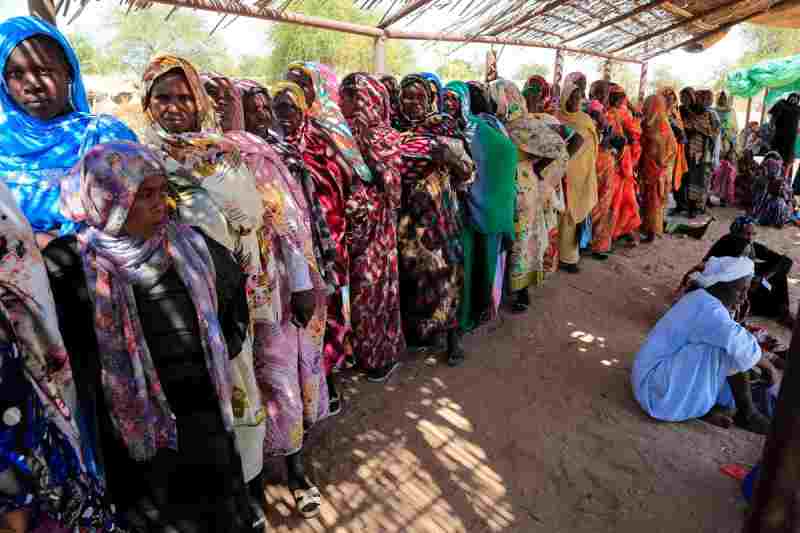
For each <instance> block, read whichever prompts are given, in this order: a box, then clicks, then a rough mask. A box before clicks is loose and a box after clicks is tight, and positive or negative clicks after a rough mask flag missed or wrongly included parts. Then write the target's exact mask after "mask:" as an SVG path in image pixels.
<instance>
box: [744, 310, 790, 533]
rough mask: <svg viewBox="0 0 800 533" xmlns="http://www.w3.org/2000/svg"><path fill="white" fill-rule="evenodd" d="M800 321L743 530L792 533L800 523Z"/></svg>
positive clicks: (756, 532) (765, 532)
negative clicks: (750, 507) (799, 495)
mask: <svg viewBox="0 0 800 533" xmlns="http://www.w3.org/2000/svg"><path fill="white" fill-rule="evenodd" d="M799 458H800V320H795V323H794V332H793V333H792V344H791V346H790V347H789V356H788V366H787V368H786V372H785V373H784V375H783V382H782V385H781V392H780V395H779V397H778V406H777V408H776V410H775V416H774V417H773V419H772V427H771V429H770V433H769V435H768V436H767V442H766V444H765V445H764V455H763V459H762V463H761V473H760V478H759V481H758V483H757V484H756V490H755V494H754V497H753V507H752V511H751V512H750V515H749V516H748V517H747V520H746V522H745V526H744V529H743V532H744V533H790V532H794V531H797V528H798V525H800V505H798V503H800V501H798V492H800V460H798V459H799Z"/></svg>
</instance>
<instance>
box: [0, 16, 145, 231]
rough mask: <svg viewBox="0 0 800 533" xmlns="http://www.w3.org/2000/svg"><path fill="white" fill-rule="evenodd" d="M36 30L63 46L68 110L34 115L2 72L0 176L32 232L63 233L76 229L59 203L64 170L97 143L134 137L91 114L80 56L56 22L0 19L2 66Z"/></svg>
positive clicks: (114, 121)
mask: <svg viewBox="0 0 800 533" xmlns="http://www.w3.org/2000/svg"><path fill="white" fill-rule="evenodd" d="M35 35H44V36H47V37H50V38H51V39H53V40H55V41H56V42H57V43H58V44H59V45H60V46H61V47H62V48H63V49H64V53H65V55H66V58H67V61H68V62H69V65H70V67H71V69H72V83H71V84H70V102H71V104H72V111H71V112H69V113H67V114H65V115H62V116H60V117H56V118H54V119H51V120H46V121H45V120H39V119H37V118H35V117H32V116H30V115H28V114H27V113H26V112H25V111H24V110H22V109H20V107H19V106H18V105H17V104H16V102H14V100H13V99H12V97H11V95H10V94H9V90H8V86H7V84H6V80H5V76H2V77H0V176H1V177H2V179H3V180H4V181H5V183H6V185H8V187H9V189H11V192H12V193H13V194H14V197H15V198H16V200H17V202H18V203H19V205H20V208H21V209H22V212H23V213H24V214H25V216H26V217H27V218H28V220H29V221H30V223H31V226H33V229H34V231H50V230H54V229H58V230H59V232H60V233H61V234H62V235H64V234H67V233H73V232H74V231H75V230H76V226H75V224H74V223H73V222H72V221H70V220H67V219H66V218H65V217H64V216H63V215H62V214H61V212H60V208H59V199H60V191H61V185H60V182H61V179H62V178H63V176H64V174H65V173H66V172H67V171H68V170H69V169H70V168H72V166H73V165H75V163H77V162H78V161H79V160H80V158H81V156H82V155H83V153H84V152H85V151H86V150H88V149H89V148H91V147H92V146H94V145H96V144H101V143H105V142H109V141H112V140H128V141H134V142H136V141H137V138H136V135H135V134H134V133H133V132H132V131H131V130H130V128H128V127H127V126H126V125H125V124H123V123H122V122H120V121H119V120H117V119H115V118H114V117H111V116H108V115H106V116H95V115H92V114H91V113H90V108H89V100H88V99H87V97H86V88H85V87H84V85H83V79H82V78H81V70H80V65H79V62H78V57H77V55H76V54H75V51H74V50H73V49H72V46H70V44H69V41H67V39H66V38H65V37H64V35H63V34H62V33H61V32H59V31H58V30H57V29H56V28H55V27H54V26H52V25H50V24H48V23H46V22H44V21H42V20H39V19H37V18H34V17H14V18H10V19H8V20H6V21H5V22H3V23H2V24H0V66H2V70H3V71H5V65H6V62H7V61H8V58H9V56H10V55H11V53H12V52H13V51H14V48H16V47H17V45H19V43H21V42H22V41H24V40H26V39H28V38H30V37H33V36H35Z"/></svg>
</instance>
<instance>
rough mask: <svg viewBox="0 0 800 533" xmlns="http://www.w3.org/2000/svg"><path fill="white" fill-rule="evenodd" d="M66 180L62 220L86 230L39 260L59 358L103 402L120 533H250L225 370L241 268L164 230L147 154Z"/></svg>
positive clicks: (162, 192) (221, 250) (197, 239)
mask: <svg viewBox="0 0 800 533" xmlns="http://www.w3.org/2000/svg"><path fill="white" fill-rule="evenodd" d="M69 179H70V181H73V182H77V183H78V184H79V185H78V187H77V188H78V190H80V200H81V211H80V212H76V213H73V212H71V211H69V210H68V211H67V213H69V215H70V216H75V217H76V218H78V219H79V220H81V221H82V222H84V223H85V224H86V227H85V228H84V229H82V230H81V232H80V233H79V234H78V236H77V238H76V237H74V236H68V237H62V238H59V239H57V240H55V241H53V242H52V243H51V244H50V245H49V246H48V248H47V249H46V250H45V256H46V258H47V259H48V262H49V263H48V266H49V267H50V268H51V282H52V284H53V289H54V293H55V297H56V302H57V304H58V314H59V322H60V326H61V330H62V331H68V332H70V338H69V340H68V341H67V348H68V349H69V351H70V353H72V354H73V357H78V361H77V363H76V364H77V365H81V366H83V367H86V368H89V369H92V370H91V371H87V372H86V374H87V375H88V376H89V377H90V378H91V379H90V380H89V381H88V382H84V383H83V384H81V383H79V386H81V385H83V386H84V387H86V388H88V389H96V390H98V391H100V390H102V394H101V393H98V394H96V396H97V397H96V399H95V401H96V402H97V409H98V412H99V413H100V425H99V433H98V434H99V437H100V439H101V441H102V450H103V451H102V454H103V460H104V463H105V471H106V475H107V477H108V480H109V488H110V493H111V496H112V500H113V503H114V504H115V505H116V506H117V510H118V511H119V512H120V513H121V515H122V516H123V517H124V518H125V519H126V521H127V524H125V525H124V526H123V528H127V529H129V530H131V531H135V532H142V533H144V532H151V531H161V530H162V529H163V530H168V529H169V528H174V529H173V530H177V531H181V532H184V531H192V532H206V531H207V532H209V533H210V532H212V531H213V532H230V533H235V532H250V531H253V523H254V516H253V513H252V509H251V507H250V500H249V497H248V492H247V487H246V485H245V480H244V474H243V472H242V461H241V459H240V457H239V453H238V449H237V445H236V439H235V437H234V434H233V425H234V412H233V404H232V395H233V387H232V384H231V368H230V359H231V358H233V357H235V356H236V355H238V353H239V351H240V350H241V348H242V344H243V342H244V341H245V339H246V337H247V333H248V329H249V316H248V306H247V298H246V295H245V279H244V276H243V273H242V270H241V268H240V267H239V265H238V264H237V263H236V261H235V260H234V258H233V256H232V255H231V253H230V252H229V251H228V250H227V249H226V248H225V247H223V246H222V245H220V244H218V243H217V242H216V241H214V240H212V239H210V238H208V237H207V236H205V235H204V234H202V233H200V232H199V231H197V230H195V229H194V228H191V227H189V226H185V225H183V224H179V223H176V222H174V221H172V220H171V219H170V217H169V215H168V209H167V171H166V169H165V167H164V165H163V164H162V162H161V161H160V160H159V158H158V156H157V155H156V154H155V153H154V152H153V151H151V150H150V149H148V148H146V147H144V146H141V145H138V144H133V143H126V142H116V143H110V144H104V145H99V146H97V147H95V148H93V149H92V150H90V151H89V152H88V153H87V154H86V156H84V158H83V160H82V161H81V163H80V164H79V165H78V166H76V167H75V169H74V170H73V173H72V175H71V176H70V178H69ZM70 340H71V343H70ZM76 354H80V355H79V356H78V355H76Z"/></svg>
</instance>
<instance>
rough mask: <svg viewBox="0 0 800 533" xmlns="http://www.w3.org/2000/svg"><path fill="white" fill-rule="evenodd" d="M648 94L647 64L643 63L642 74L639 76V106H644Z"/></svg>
mask: <svg viewBox="0 0 800 533" xmlns="http://www.w3.org/2000/svg"><path fill="white" fill-rule="evenodd" d="M646 92H647V63H642V72H641V74H640V75H639V105H640V106H642V105H644V97H645V93H646Z"/></svg>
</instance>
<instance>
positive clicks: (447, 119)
mask: <svg viewBox="0 0 800 533" xmlns="http://www.w3.org/2000/svg"><path fill="white" fill-rule="evenodd" d="M411 85H419V86H420V87H422V89H423V91H424V92H425V96H426V102H425V107H426V109H427V113H426V114H425V116H424V117H423V118H421V119H414V120H411V119H410V118H409V117H408V116H407V115H406V114H405V111H404V109H403V107H402V105H401V107H400V117H399V120H398V124H397V126H398V128H399V129H400V130H401V131H413V132H414V133H418V134H421V135H437V136H442V137H453V138H456V139H462V138H463V134H462V133H461V131H460V128H459V126H458V121H457V120H456V119H455V118H454V117H451V116H450V115H448V114H446V113H441V112H439V111H437V109H436V107H437V104H436V102H435V100H436V98H435V96H434V94H433V87H434V83H433V82H432V81H430V80H429V79H427V78H425V77H424V76H423V75H421V74H409V75H408V76H406V77H405V78H403V80H402V81H401V82H400V92H401V94H402V91H403V90H404V89H405V88H407V87H410V86H411ZM442 98H444V95H442Z"/></svg>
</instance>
